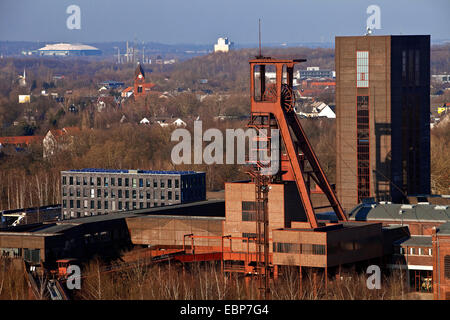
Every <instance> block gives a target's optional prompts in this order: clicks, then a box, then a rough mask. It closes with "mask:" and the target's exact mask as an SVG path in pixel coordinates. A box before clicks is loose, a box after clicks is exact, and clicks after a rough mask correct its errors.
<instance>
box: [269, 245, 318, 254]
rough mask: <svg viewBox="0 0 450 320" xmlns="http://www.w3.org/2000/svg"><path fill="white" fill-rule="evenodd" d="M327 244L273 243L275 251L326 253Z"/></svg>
mask: <svg viewBox="0 0 450 320" xmlns="http://www.w3.org/2000/svg"><path fill="white" fill-rule="evenodd" d="M325 249H326V248H325V245H323V244H310V243H301V244H300V243H282V242H274V243H273V252H279V253H296V254H313V255H324V254H325V251H326V250H325Z"/></svg>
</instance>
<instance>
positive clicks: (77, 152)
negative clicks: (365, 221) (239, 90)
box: [0, 119, 336, 209]
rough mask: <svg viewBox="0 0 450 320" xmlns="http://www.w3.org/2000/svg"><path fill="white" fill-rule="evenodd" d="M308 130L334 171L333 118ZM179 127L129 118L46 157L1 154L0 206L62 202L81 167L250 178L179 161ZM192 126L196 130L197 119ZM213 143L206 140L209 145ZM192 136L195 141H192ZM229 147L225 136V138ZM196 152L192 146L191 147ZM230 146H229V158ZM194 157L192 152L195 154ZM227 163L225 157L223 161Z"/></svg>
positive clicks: (207, 124) (215, 124)
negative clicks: (63, 187) (65, 176)
mask: <svg viewBox="0 0 450 320" xmlns="http://www.w3.org/2000/svg"><path fill="white" fill-rule="evenodd" d="M303 124H304V127H305V131H306V132H307V134H308V135H309V137H310V141H311V143H312V145H313V146H314V148H315V151H316V153H317V155H318V157H319V159H320V162H321V164H322V166H323V168H324V170H325V172H326V173H327V174H328V178H329V179H330V181H332V182H334V176H335V167H336V163H335V154H334V152H335V151H334V150H335V148H334V145H335V138H334V137H335V133H334V132H335V125H334V121H332V120H325V119H323V120H317V121H315V120H312V121H303ZM202 126H203V132H204V131H205V130H207V129H208V128H217V129H219V130H221V131H222V132H223V136H224V137H225V129H231V128H243V129H246V121H238V120H236V121H213V120H209V121H203V123H202ZM173 129H174V128H171V127H169V128H162V127H160V126H159V125H151V126H145V125H136V124H130V123H125V124H121V125H117V126H114V127H111V128H109V129H107V128H102V129H83V130H82V131H81V133H80V134H79V135H77V136H75V139H74V142H73V145H71V147H70V148H68V149H67V150H62V151H60V152H59V153H57V154H56V155H55V156H54V157H52V158H50V159H49V160H45V161H44V160H43V159H42V146H39V145H33V146H32V147H31V148H30V149H29V150H28V151H26V152H12V153H8V154H6V153H5V152H2V153H0V209H15V208H23V207H30V206H36V205H38V204H39V205H47V204H55V203H60V201H61V198H60V171H62V170H70V169H81V168H106V169H143V170H196V171H204V172H206V187H207V190H221V189H223V188H224V184H225V182H231V181H236V180H243V179H249V175H248V174H246V170H247V169H248V168H247V167H246V166H242V165H232V164H213V165H207V164H198V165H194V164H192V165H189V164H182V165H174V164H173V163H172V160H171V152H172V148H173V146H174V145H175V144H176V143H178V142H171V141H170V137H171V134H172V131H173ZM188 129H189V130H190V131H191V136H192V139H193V134H192V122H191V123H190V124H189V127H188ZM207 144H209V142H204V143H203V146H206V145H207ZM192 145H193V140H192V141H191V146H192ZM224 146H225V141H224ZM192 152H193V148H192ZM225 157H226V150H224V159H225ZM191 159H193V156H192V157H191ZM224 162H225V161H224Z"/></svg>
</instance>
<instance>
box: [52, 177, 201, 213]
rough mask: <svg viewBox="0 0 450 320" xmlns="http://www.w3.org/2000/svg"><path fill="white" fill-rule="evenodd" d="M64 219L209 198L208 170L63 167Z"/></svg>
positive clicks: (62, 211) (62, 210)
mask: <svg viewBox="0 0 450 320" xmlns="http://www.w3.org/2000/svg"><path fill="white" fill-rule="evenodd" d="M61 195H62V197H61V198H62V209H61V218H62V219H73V218H79V217H84V216H93V215H100V214H108V213H110V212H116V211H127V210H135V209H144V208H152V207H160V206H166V205H172V204H180V203H188V202H193V201H202V200H205V199H206V183H205V173H204V172H195V171H156V170H151V171H147V170H112V169H80V170H69V171H61Z"/></svg>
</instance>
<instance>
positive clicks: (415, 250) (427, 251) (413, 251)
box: [399, 247, 433, 256]
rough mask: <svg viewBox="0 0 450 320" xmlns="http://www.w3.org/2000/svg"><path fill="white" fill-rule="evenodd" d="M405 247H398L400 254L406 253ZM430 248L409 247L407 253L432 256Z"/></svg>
mask: <svg viewBox="0 0 450 320" xmlns="http://www.w3.org/2000/svg"><path fill="white" fill-rule="evenodd" d="M406 252H407V251H406V248H403V247H400V251H399V253H400V254H406ZM432 253H433V250H432V249H424V248H411V247H410V248H409V252H408V254H409V255H419V256H432V255H433V254H432Z"/></svg>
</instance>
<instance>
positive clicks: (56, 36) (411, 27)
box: [0, 0, 450, 44]
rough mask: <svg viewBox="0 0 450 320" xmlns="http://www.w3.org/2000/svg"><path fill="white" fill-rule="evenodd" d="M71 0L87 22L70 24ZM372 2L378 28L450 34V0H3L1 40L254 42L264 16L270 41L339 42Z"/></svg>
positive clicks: (358, 31)
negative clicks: (78, 25) (221, 39)
mask: <svg viewBox="0 0 450 320" xmlns="http://www.w3.org/2000/svg"><path fill="white" fill-rule="evenodd" d="M72 4H75V5H78V6H79V7H80V9H81V29H80V30H69V29H68V28H67V27H66V20H67V18H68V17H69V14H67V13H66V9H67V7H68V6H69V5H72ZM372 4H375V5H378V6H379V7H380V8H381V30H376V31H375V34H431V36H432V41H433V40H441V39H450V31H449V30H450V18H449V13H450V1H449V0H388V1H386V0H220V1H219V0H158V1H154V0H0V40H10V41H67V42H103V41H105V42H106V41H115V40H117V41H123V40H134V39H135V38H136V39H137V40H138V41H146V42H149V41H152V42H161V43H167V44H176V43H191V44H210V43H213V42H215V40H216V39H217V37H219V36H223V35H226V36H228V37H229V38H230V39H231V40H232V41H234V42H235V43H239V44H250V43H256V42H257V39H258V18H261V19H262V38H263V43H264V42H265V43H288V44H289V43H299V42H332V41H334V36H336V35H362V34H363V33H364V30H365V26H366V19H367V17H368V14H367V13H366V8H367V7H368V6H369V5H372Z"/></svg>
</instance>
